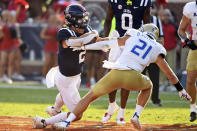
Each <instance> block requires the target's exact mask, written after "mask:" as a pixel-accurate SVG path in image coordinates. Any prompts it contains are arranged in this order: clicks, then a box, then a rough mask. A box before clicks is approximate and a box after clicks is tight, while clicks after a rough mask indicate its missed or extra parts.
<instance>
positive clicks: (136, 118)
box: [131, 112, 142, 130]
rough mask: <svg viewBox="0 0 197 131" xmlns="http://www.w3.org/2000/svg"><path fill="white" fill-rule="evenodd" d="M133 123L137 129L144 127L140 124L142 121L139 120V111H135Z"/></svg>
mask: <svg viewBox="0 0 197 131" xmlns="http://www.w3.org/2000/svg"><path fill="white" fill-rule="evenodd" d="M131 123H132V124H133V127H134V128H135V129H137V130H141V129H142V127H141V125H140V121H139V116H138V115H137V113H136V112H135V114H134V115H133V117H132V118H131Z"/></svg>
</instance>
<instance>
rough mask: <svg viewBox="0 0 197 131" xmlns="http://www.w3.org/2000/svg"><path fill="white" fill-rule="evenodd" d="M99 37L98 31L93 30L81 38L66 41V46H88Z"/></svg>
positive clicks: (71, 38)
mask: <svg viewBox="0 0 197 131" xmlns="http://www.w3.org/2000/svg"><path fill="white" fill-rule="evenodd" d="M97 37H99V35H98V32H97V31H96V30H93V31H91V32H88V33H85V34H83V35H81V36H80V37H70V38H69V39H68V40H66V45H68V46H82V45H85V44H88V43H89V42H91V41H92V40H93V39H95V38H97ZM95 41H96V39H95Z"/></svg>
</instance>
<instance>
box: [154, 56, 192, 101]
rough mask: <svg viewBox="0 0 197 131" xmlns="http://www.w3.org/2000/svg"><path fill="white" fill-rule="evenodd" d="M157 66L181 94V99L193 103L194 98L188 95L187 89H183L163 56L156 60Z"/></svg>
mask: <svg viewBox="0 0 197 131" xmlns="http://www.w3.org/2000/svg"><path fill="white" fill-rule="evenodd" d="M156 64H157V65H158V66H159V68H160V69H161V70H162V71H163V72H164V74H165V75H166V76H167V77H168V79H169V80H170V82H171V83H172V84H173V85H174V86H175V87H176V89H177V91H178V92H179V96H180V97H181V98H185V99H186V100H188V101H191V100H192V98H191V97H190V96H189V95H188V94H187V92H186V91H185V89H183V86H182V85H181V83H180V82H179V80H178V78H177V76H176V75H175V73H174V72H173V71H172V69H171V68H170V66H169V65H168V63H167V62H166V60H165V59H164V58H163V57H162V56H161V55H159V56H158V58H157V60H156Z"/></svg>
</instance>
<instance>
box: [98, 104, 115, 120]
mask: <svg viewBox="0 0 197 131" xmlns="http://www.w3.org/2000/svg"><path fill="white" fill-rule="evenodd" d="M118 110H119V106H118V105H117V104H115V105H114V106H110V105H109V107H108V111H107V112H106V113H105V115H104V116H103V118H102V120H101V122H102V123H106V122H108V121H109V120H110V119H111V116H112V115H113V114H114V113H115V112H117V111H118ZM109 112H111V113H109Z"/></svg>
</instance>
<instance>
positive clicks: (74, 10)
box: [64, 4, 89, 29]
mask: <svg viewBox="0 0 197 131" xmlns="http://www.w3.org/2000/svg"><path fill="white" fill-rule="evenodd" d="M64 16H65V19H66V25H67V26H68V27H71V26H73V27H75V28H82V29H84V28H86V27H87V25H88V23H89V16H88V12H87V11H86V9H85V8H84V7H83V6H82V5H80V4H71V5H69V6H68V7H67V8H66V10H65V11H64Z"/></svg>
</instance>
